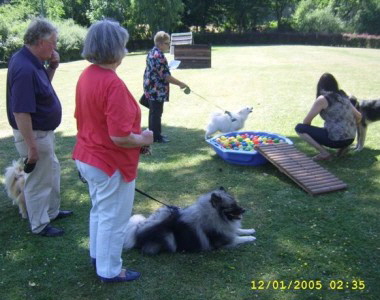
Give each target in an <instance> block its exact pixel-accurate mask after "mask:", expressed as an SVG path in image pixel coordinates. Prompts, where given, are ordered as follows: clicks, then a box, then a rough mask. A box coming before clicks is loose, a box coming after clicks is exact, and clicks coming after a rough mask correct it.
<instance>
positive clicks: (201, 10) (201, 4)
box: [182, 0, 220, 31]
mask: <svg viewBox="0 0 380 300" xmlns="http://www.w3.org/2000/svg"><path fill="white" fill-rule="evenodd" d="M219 2H220V0H219V1H218V0H209V1H203V0H184V1H183V4H184V13H183V15H182V22H183V24H184V25H186V26H187V27H189V28H190V27H191V26H195V27H196V28H197V29H198V28H200V30H201V31H205V30H206V26H207V24H208V23H211V21H212V20H213V21H216V20H217V19H218V16H219V13H218V12H220V10H219V7H218V4H219Z"/></svg>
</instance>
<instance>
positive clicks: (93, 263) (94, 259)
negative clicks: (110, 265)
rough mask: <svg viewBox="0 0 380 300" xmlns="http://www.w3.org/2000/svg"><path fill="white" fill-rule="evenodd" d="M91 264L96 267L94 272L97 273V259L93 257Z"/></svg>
mask: <svg viewBox="0 0 380 300" xmlns="http://www.w3.org/2000/svg"><path fill="white" fill-rule="evenodd" d="M91 264H92V266H93V267H94V270H95V271H96V258H92V257H91Z"/></svg>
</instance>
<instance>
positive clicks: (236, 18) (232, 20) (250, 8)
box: [221, 0, 268, 32]
mask: <svg viewBox="0 0 380 300" xmlns="http://www.w3.org/2000/svg"><path fill="white" fill-rule="evenodd" d="M221 4H222V6H223V7H224V10H225V11H224V16H225V18H224V26H231V29H233V30H236V31H238V32H246V31H252V30H256V27H257V25H258V23H259V22H260V21H264V18H265V16H266V15H267V12H268V6H267V2H266V1H263V0H224V1H222V2H221Z"/></svg>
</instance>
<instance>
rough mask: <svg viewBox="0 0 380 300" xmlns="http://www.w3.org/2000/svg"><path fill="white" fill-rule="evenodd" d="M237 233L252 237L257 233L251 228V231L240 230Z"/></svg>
mask: <svg viewBox="0 0 380 300" xmlns="http://www.w3.org/2000/svg"><path fill="white" fill-rule="evenodd" d="M237 233H238V234H240V235H252V234H254V233H256V230H255V229H253V228H249V229H242V228H239V229H238V231H237Z"/></svg>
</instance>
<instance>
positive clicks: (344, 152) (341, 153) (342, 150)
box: [336, 146, 350, 157]
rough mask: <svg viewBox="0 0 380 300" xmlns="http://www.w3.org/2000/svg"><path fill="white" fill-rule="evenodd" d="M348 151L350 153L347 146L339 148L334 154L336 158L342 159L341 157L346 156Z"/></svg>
mask: <svg viewBox="0 0 380 300" xmlns="http://www.w3.org/2000/svg"><path fill="white" fill-rule="evenodd" d="M348 151H350V147H349V146H347V147H343V148H340V149H339V150H338V151H337V153H336V157H342V156H343V155H346V154H347V153H348Z"/></svg>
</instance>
